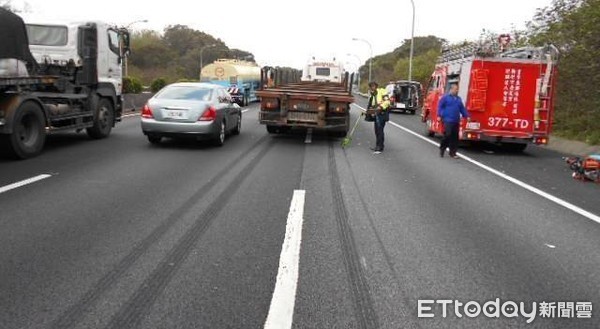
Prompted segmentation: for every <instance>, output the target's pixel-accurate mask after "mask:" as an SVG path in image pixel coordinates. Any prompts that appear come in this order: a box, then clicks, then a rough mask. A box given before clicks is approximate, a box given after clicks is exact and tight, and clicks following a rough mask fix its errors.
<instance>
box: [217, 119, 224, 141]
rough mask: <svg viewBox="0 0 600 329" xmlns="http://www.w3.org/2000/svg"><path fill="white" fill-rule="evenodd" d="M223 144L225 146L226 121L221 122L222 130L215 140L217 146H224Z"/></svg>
mask: <svg viewBox="0 0 600 329" xmlns="http://www.w3.org/2000/svg"><path fill="white" fill-rule="evenodd" d="M223 144H225V121H221V128H220V130H219V134H218V135H217V139H216V140H215V145H217V146H223Z"/></svg>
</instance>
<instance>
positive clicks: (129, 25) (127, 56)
mask: <svg viewBox="0 0 600 329" xmlns="http://www.w3.org/2000/svg"><path fill="white" fill-rule="evenodd" d="M137 23H148V20H147V19H142V20H139V21H134V22H131V23H129V24H127V25H125V29H126V30H128V31H129V27H131V25H133V24H137ZM128 60H129V55H126V56H125V67H124V69H125V72H124V73H125V76H126V77H127V76H129V65H128V63H127V62H128Z"/></svg>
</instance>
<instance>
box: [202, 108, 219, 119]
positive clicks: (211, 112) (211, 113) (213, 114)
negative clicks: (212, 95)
mask: <svg viewBox="0 0 600 329" xmlns="http://www.w3.org/2000/svg"><path fill="white" fill-rule="evenodd" d="M216 118H217V110H215V108H214V107H212V106H211V107H209V108H207V109H206V110H205V111H204V113H202V115H201V116H200V117H199V118H198V121H215V119H216Z"/></svg>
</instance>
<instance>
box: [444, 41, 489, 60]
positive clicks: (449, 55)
mask: <svg viewBox="0 0 600 329" xmlns="http://www.w3.org/2000/svg"><path fill="white" fill-rule="evenodd" d="M479 48H480V47H479V45H477V44H467V45H463V46H458V47H452V48H446V49H442V54H441V56H440V57H438V61H437V63H438V64H441V63H447V62H451V61H457V60H461V59H466V58H470V57H473V56H475V55H476V53H477V51H478V49H479Z"/></svg>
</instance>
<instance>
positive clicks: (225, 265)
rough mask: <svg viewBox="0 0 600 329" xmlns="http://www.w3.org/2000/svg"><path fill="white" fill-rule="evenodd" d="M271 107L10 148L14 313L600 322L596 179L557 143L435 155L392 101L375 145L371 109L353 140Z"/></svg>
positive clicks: (7, 233)
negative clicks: (276, 122)
mask: <svg viewBox="0 0 600 329" xmlns="http://www.w3.org/2000/svg"><path fill="white" fill-rule="evenodd" d="M357 101H358V102H359V104H358V106H353V110H352V112H353V118H356V117H357V115H358V113H359V111H360V109H359V106H360V105H364V100H362V99H359V100H357ZM257 112H258V106H257V105H256V104H253V105H251V106H250V107H248V108H246V110H245V113H244V117H243V128H242V134H241V135H240V136H232V137H230V138H229V139H228V140H227V141H226V144H225V146H224V147H222V148H216V147H212V146H210V145H207V144H203V143H193V142H192V143H190V142H173V141H166V142H164V143H163V144H162V145H159V146H153V145H150V144H149V143H148V142H147V140H146V138H145V137H144V136H143V135H142V134H141V130H140V127H139V117H136V116H131V117H127V118H125V119H124V120H123V122H122V123H120V124H119V125H118V126H117V127H116V128H115V129H114V131H113V134H112V135H111V137H110V138H108V139H105V140H98V141H90V140H88V138H87V137H86V135H85V134H84V133H81V134H75V133H72V134H63V135H56V136H52V138H50V140H49V141H48V145H47V147H46V148H45V150H44V153H43V154H42V155H41V156H39V157H37V158H34V159H31V160H27V161H19V162H15V161H9V160H0V250H1V252H0V328H2V329H13V328H15V329H16V328H28V329H29V328H31V329H33V328H52V329H58V328H61V329H62V328H109V329H113V328H124V329H126V328H269V329H271V328H282V329H286V328H506V327H511V328H598V327H600V222H599V221H600V219H599V217H598V216H599V215H600V202H599V201H600V186H598V185H594V184H585V183H581V182H578V181H575V180H573V179H571V177H570V171H569V170H568V168H567V166H566V164H564V163H563V162H562V160H561V159H560V156H561V155H560V154H557V153H554V152H552V151H548V150H545V149H543V148H540V147H532V148H530V149H528V150H527V151H526V152H525V153H524V154H522V155H519V154H508V153H503V152H501V151H499V150H494V149H493V148H491V147H477V148H471V149H463V150H461V154H462V158H461V159H459V160H455V159H450V158H448V157H446V158H443V159H441V158H440V157H439V155H438V151H437V149H436V147H435V145H433V144H432V143H435V142H436V139H428V138H423V137H422V131H423V125H422V124H421V123H420V122H419V120H418V116H411V115H402V114H394V115H392V119H391V120H392V122H390V124H389V125H388V126H387V127H386V149H385V152H384V153H383V154H381V155H374V154H372V152H371V151H370V150H369V147H370V146H373V143H374V133H373V127H372V124H371V123H366V122H363V123H362V124H361V125H360V126H359V128H358V130H357V132H356V134H355V136H354V138H353V141H352V144H351V145H350V146H349V147H348V148H346V149H342V148H341V146H340V142H341V140H340V139H335V138H329V137H327V136H325V135H323V134H319V133H314V134H307V133H306V132H305V131H298V132H295V133H293V134H289V135H274V136H271V135H268V134H267V133H266V130H265V127H264V126H261V125H259V124H258V122H257V121H258V120H257V115H258V113H257ZM444 300H448V302H444ZM455 301H458V303H462V304H463V305H464V304H467V303H469V302H471V303H470V304H468V306H467V308H466V309H465V308H464V307H461V306H460V304H458V303H457V302H455ZM488 301H491V302H495V301H497V305H498V306H494V304H490V305H488V306H486V304H485V303H487V302H488ZM511 302H515V303H523V306H521V308H523V309H522V310H519V311H518V312H517V311H516V310H514V309H513V308H514V305H519V304H511ZM534 302H535V303H536V304H535V307H536V309H535V310H534V311H535V312H534V313H533V316H532V315H529V316H525V315H523V314H522V313H521V312H520V311H525V312H530V311H531V310H532V308H533V307H534V306H533V303H534ZM444 303H446V304H444ZM552 303H554V304H552ZM562 303H564V304H562ZM589 303H591V304H589ZM443 305H446V306H447V307H446V310H447V312H446V317H444V316H443V307H442V306H443ZM477 305H479V306H480V309H479V311H480V312H477V309H478V307H477ZM590 305H591V306H590ZM590 307H591V309H590ZM456 308H458V312H456ZM481 308H484V310H482V309H481ZM495 308H499V309H498V310H497V311H498V316H497V317H495V316H494V312H495V311H496V309H495ZM484 311H485V313H488V314H490V317H488V316H487V315H484ZM513 311H514V312H513ZM546 311H548V312H551V313H552V314H551V315H553V316H552V317H542V315H549V313H548V314H546V313H544V312H546ZM471 312H472V313H471ZM476 312H477V313H479V314H478V315H477V316H474V317H470V316H471V315H475V314H476ZM457 313H458V314H457ZM506 315H508V316H506ZM588 315H590V316H591V318H585V317H586V316H588ZM559 316H563V317H562V318H559ZM528 321H529V322H530V323H528Z"/></svg>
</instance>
